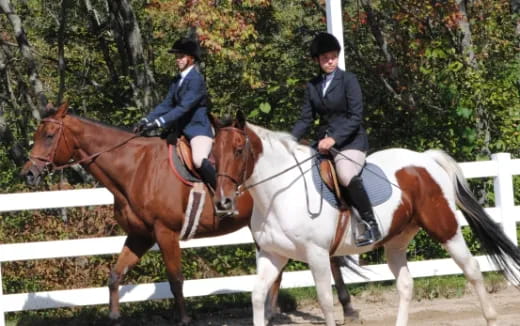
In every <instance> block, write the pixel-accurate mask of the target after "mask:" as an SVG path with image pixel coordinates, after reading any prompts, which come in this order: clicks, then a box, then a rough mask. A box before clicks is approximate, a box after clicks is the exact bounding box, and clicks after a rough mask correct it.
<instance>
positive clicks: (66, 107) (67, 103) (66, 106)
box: [56, 100, 69, 119]
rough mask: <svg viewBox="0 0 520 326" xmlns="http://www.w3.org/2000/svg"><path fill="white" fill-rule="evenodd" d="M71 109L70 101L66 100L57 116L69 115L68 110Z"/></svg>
mask: <svg viewBox="0 0 520 326" xmlns="http://www.w3.org/2000/svg"><path fill="white" fill-rule="evenodd" d="M68 110H69V101H68V100H66V101H65V102H63V104H61V105H60V107H59V108H58V111H57V112H56V118H60V119H61V118H63V117H65V116H66V115H67V111H68Z"/></svg>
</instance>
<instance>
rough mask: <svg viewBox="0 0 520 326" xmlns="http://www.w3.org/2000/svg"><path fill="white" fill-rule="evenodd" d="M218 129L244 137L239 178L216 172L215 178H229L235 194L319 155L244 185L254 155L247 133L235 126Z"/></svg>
mask: <svg viewBox="0 0 520 326" xmlns="http://www.w3.org/2000/svg"><path fill="white" fill-rule="evenodd" d="M219 130H220V131H230V132H237V133H239V134H241V135H243V136H244V138H245V145H246V148H244V151H243V152H242V155H247V156H246V157H245V165H246V166H245V168H244V169H243V171H242V175H241V177H240V179H241V180H240V181H239V180H237V179H235V178H233V177H232V176H230V175H227V174H221V173H217V178H218V177H225V178H228V179H229V180H231V182H233V183H234V184H235V186H236V188H237V190H236V193H235V195H236V196H238V195H240V194H242V193H244V192H246V191H247V190H249V189H251V188H253V187H256V186H258V185H260V184H262V183H265V182H267V181H269V180H272V179H274V178H276V177H279V176H281V175H282V174H284V173H286V172H289V171H290V170H292V169H294V168H296V167H300V166H301V165H302V164H303V163H305V162H307V161H310V160H312V159H313V158H315V157H316V156H318V155H319V153H316V154H313V155H311V156H309V157H308V158H306V159H304V160H303V161H299V162H298V161H296V164H294V165H292V166H290V167H288V168H286V169H284V170H283V171H280V172H278V173H276V174H273V175H271V176H269V177H267V178H265V179H263V180H260V181H258V182H255V183H253V184H250V185H247V186H245V185H244V183H245V182H246V177H247V176H246V173H247V171H248V167H249V164H250V163H249V161H250V157H254V153H253V152H252V149H251V141H250V139H249V135H248V134H247V133H246V132H245V131H244V130H242V129H239V128H236V127H224V128H220V129H219ZM246 149H247V152H246ZM249 154H251V155H249Z"/></svg>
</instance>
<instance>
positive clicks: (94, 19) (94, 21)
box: [83, 0, 118, 82]
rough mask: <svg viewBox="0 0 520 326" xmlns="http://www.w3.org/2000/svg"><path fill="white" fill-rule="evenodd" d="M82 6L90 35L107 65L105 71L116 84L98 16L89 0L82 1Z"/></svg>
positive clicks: (115, 76) (115, 72) (114, 73)
mask: <svg viewBox="0 0 520 326" xmlns="http://www.w3.org/2000/svg"><path fill="white" fill-rule="evenodd" d="M83 4H84V5H85V9H86V11H87V14H88V17H89V19H90V28H91V31H92V34H94V35H96V36H97V39H98V41H99V47H100V49H101V51H102V52H103V58H104V59H105V63H106V65H107V69H108V71H109V72H110V77H111V79H112V81H114V82H117V79H118V78H117V71H116V69H115V67H114V63H113V62H112V58H111V57H110V48H109V46H108V43H107V41H106V39H105V37H104V35H103V34H104V30H103V28H102V27H101V21H100V20H99V15H98V13H97V11H96V10H95V9H94V8H93V7H92V3H91V2H90V0H84V1H83Z"/></svg>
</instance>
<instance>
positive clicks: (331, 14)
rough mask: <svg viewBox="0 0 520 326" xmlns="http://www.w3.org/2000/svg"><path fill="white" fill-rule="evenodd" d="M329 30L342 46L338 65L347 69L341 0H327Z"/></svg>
mask: <svg viewBox="0 0 520 326" xmlns="http://www.w3.org/2000/svg"><path fill="white" fill-rule="evenodd" d="M327 32H329V33H330V34H332V35H334V36H335V37H336V38H337V39H338V41H339V45H340V46H341V51H340V53H339V63H338V66H339V67H340V68H341V69H343V70H345V52H344V51H343V49H344V47H343V14H342V10H341V0H327Z"/></svg>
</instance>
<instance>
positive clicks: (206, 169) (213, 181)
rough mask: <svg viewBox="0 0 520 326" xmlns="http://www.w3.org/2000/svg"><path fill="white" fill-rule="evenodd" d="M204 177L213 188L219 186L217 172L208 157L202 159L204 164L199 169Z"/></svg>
mask: <svg viewBox="0 0 520 326" xmlns="http://www.w3.org/2000/svg"><path fill="white" fill-rule="evenodd" d="M197 171H198V172H199V174H200V176H201V177H202V179H203V180H204V181H205V182H206V184H208V185H209V186H210V187H211V188H212V189H213V190H215V187H216V186H217V172H216V171H215V168H214V167H213V165H211V163H210V162H209V161H208V159H204V160H202V165H201V166H200V168H199V169H197Z"/></svg>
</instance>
